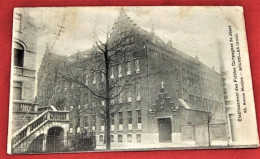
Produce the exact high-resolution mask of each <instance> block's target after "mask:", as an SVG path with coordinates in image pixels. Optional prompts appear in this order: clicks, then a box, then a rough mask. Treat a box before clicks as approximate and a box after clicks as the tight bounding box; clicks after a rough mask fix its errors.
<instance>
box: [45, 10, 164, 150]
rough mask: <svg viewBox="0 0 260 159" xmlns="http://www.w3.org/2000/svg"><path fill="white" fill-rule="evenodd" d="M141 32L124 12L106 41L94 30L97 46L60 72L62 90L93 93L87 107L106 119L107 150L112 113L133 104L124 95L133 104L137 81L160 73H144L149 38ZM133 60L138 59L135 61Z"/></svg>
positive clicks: (64, 63)
mask: <svg viewBox="0 0 260 159" xmlns="http://www.w3.org/2000/svg"><path fill="white" fill-rule="evenodd" d="M138 29H139V28H137V27H135V26H134V24H133V23H132V22H131V21H130V20H129V18H128V17H127V16H126V15H125V14H124V11H121V13H120V17H119V19H118V21H117V22H116V23H115V25H114V26H113V27H112V28H111V29H107V31H106V32H104V34H105V36H104V40H100V39H99V38H98V37H97V34H96V33H95V31H94V43H95V45H94V46H93V47H92V49H90V50H89V51H88V52H87V53H86V54H84V53H77V54H75V55H73V56H70V57H68V58H67V60H65V61H64V62H63V64H62V66H61V67H60V68H59V71H56V73H57V76H58V78H59V79H60V81H62V82H60V83H59V85H60V86H61V87H62V86H63V87H65V86H66V87H67V86H68V85H69V86H68V87H72V86H73V87H74V88H75V89H77V90H80V91H81V92H82V91H84V92H85V93H86V92H87V93H89V95H88V97H84V98H89V97H90V96H91V99H92V101H88V102H87V103H88V104H87V105H85V106H84V108H85V110H86V111H89V113H94V114H96V115H97V116H99V117H100V118H102V119H104V126H105V140H104V141H105V143H106V149H110V125H111V124H110V120H111V117H110V116H111V114H115V113H117V112H118V111H119V110H120V109H121V108H122V107H124V106H127V105H131V102H125V103H123V102H122V95H123V94H126V95H127V100H128V101H130V99H131V93H129V92H130V90H131V89H132V84H133V83H134V81H136V80H139V79H142V78H144V77H146V78H147V77H148V76H151V75H155V74H157V72H156V71H153V72H151V73H149V74H148V71H147V73H141V70H142V67H143V66H147V61H146V60H145V58H144V57H145V56H147V55H146V46H145V45H146V40H147V38H144V37H145V36H140V34H143V33H140V30H138ZM149 36H150V35H149ZM153 36H154V35H153ZM130 55H131V56H130ZM129 57H135V58H134V60H133V59H131V60H132V62H131V61H130V60H129ZM157 70H158V71H160V69H157ZM49 71H51V70H49ZM53 72H54V70H53ZM75 97H76V96H75ZM76 98H79V97H76ZM67 100H68V99H67ZM116 101H117V102H116ZM75 103H77V102H75ZM97 103H99V104H97ZM74 105H75V104H74ZM77 105H79V104H76V105H75V106H74V108H75V109H77ZM81 105H82V103H81ZM81 109H83V106H82V107H81Z"/></svg>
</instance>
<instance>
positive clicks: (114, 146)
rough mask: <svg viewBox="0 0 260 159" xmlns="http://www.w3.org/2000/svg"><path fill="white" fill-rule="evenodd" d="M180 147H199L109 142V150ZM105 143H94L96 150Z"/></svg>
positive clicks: (102, 148) (100, 148) (103, 147)
mask: <svg viewBox="0 0 260 159" xmlns="http://www.w3.org/2000/svg"><path fill="white" fill-rule="evenodd" d="M182 147H190V148H192V147H199V146H196V145H189V144H173V143H154V144H142V143H111V150H129V149H132V150H134V149H136V150H138V149H139V150H140V149H158V148H161V149H172V148H178V149H181V148H182ZM105 149H106V145H104V144H102V145H96V150H105Z"/></svg>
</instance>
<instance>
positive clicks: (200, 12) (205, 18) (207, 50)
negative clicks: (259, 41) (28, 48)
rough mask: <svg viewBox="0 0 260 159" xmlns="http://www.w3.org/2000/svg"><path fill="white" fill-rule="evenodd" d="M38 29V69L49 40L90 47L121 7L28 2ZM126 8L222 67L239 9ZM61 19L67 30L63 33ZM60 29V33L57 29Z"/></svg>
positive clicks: (54, 45) (58, 46)
mask: <svg viewBox="0 0 260 159" xmlns="http://www.w3.org/2000/svg"><path fill="white" fill-rule="evenodd" d="M24 9H26V10H27V12H28V13H29V15H30V17H31V18H32V20H33V21H34V23H35V25H36V26H37V25H41V26H44V28H43V29H41V30H38V32H39V38H38V46H37V66H36V69H37V70H38V68H39V66H40V63H41V59H42V57H43V55H44V53H45V49H46V46H47V45H48V46H49V47H50V48H51V51H52V52H53V53H56V54H60V55H66V56H69V55H72V54H75V53H76V52H78V51H84V50H87V49H89V48H91V47H92V45H93V44H94V38H93V37H94V36H93V34H94V32H95V34H97V35H98V37H99V38H100V39H102V37H103V36H104V32H105V31H106V30H107V28H111V27H112V25H113V24H114V22H115V20H116V18H117V17H118V16H119V13H120V10H121V7H84V8H83V7H69V8H62V7H61V8H55V7H52V8H24ZM124 10H125V12H126V14H127V15H128V16H129V17H130V18H131V19H132V20H133V22H134V23H136V24H137V25H138V26H139V27H141V28H143V29H145V30H147V31H151V28H152V26H154V29H155V34H156V35H158V36H159V37H161V38H162V39H163V40H164V41H165V42H166V43H167V42H168V41H169V40H171V41H172V46H173V47H174V48H176V49H178V50H180V51H182V52H184V53H185V54H187V55H190V56H192V57H195V56H198V58H199V60H200V61H202V62H203V63H204V64H206V65H208V66H209V67H213V66H214V67H215V69H216V70H217V71H218V70H219V60H218V54H219V52H220V51H221V49H219V42H221V43H223V42H225V41H226V40H227V39H226V37H225V35H226V34H227V32H228V23H230V19H231V18H230V17H232V16H234V12H229V8H228V7H226V8H225V7H224V8H220V7H207V8H206V7H194V8H192V7H124ZM58 25H62V26H63V27H64V28H63V32H62V33H61V35H60V36H59V38H58V39H57V35H56V34H57V33H58V32H59V29H60V28H59V27H58ZM55 33H56V34H55Z"/></svg>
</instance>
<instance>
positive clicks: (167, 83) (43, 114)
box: [7, 6, 259, 154]
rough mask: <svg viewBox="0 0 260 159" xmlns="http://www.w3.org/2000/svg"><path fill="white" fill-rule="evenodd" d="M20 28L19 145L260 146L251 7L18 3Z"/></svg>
mask: <svg viewBox="0 0 260 159" xmlns="http://www.w3.org/2000/svg"><path fill="white" fill-rule="evenodd" d="M12 35H13V37H12V66H11V82H10V104H9V130H8V150H7V151H8V153H9V154H31V153H78V152H88V151H94V152H98V151H140V150H142V151H143V150H165V149H173V150H174V149H219V148H221V149H223V148H254V147H258V146H259V140H258V133H257V124H256V116H255V105H254V98H253V89H252V80H251V73H250V65H249V57H248V49H247V41H246V33H245V24H244V16H243V8H242V7H236V6H234V7H39V8H15V9H14V11H13V34H12ZM244 134H247V135H246V136H245V135H244Z"/></svg>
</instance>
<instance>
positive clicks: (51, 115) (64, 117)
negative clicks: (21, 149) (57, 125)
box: [12, 110, 69, 147]
mask: <svg viewBox="0 0 260 159" xmlns="http://www.w3.org/2000/svg"><path fill="white" fill-rule="evenodd" d="M48 121H69V112H68V111H52V110H47V111H45V112H43V113H42V114H40V115H39V116H38V117H36V118H35V119H33V120H32V121H31V122H29V123H28V124H26V125H25V126H24V127H22V128H21V129H20V130H19V131H18V132H16V133H15V134H14V135H13V139H12V146H13V147H15V146H17V145H18V144H19V143H20V142H21V141H23V140H24V139H25V138H27V137H28V136H30V135H31V134H32V133H33V132H35V131H36V130H37V129H38V128H40V127H41V126H42V125H44V124H45V123H46V122H48Z"/></svg>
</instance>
